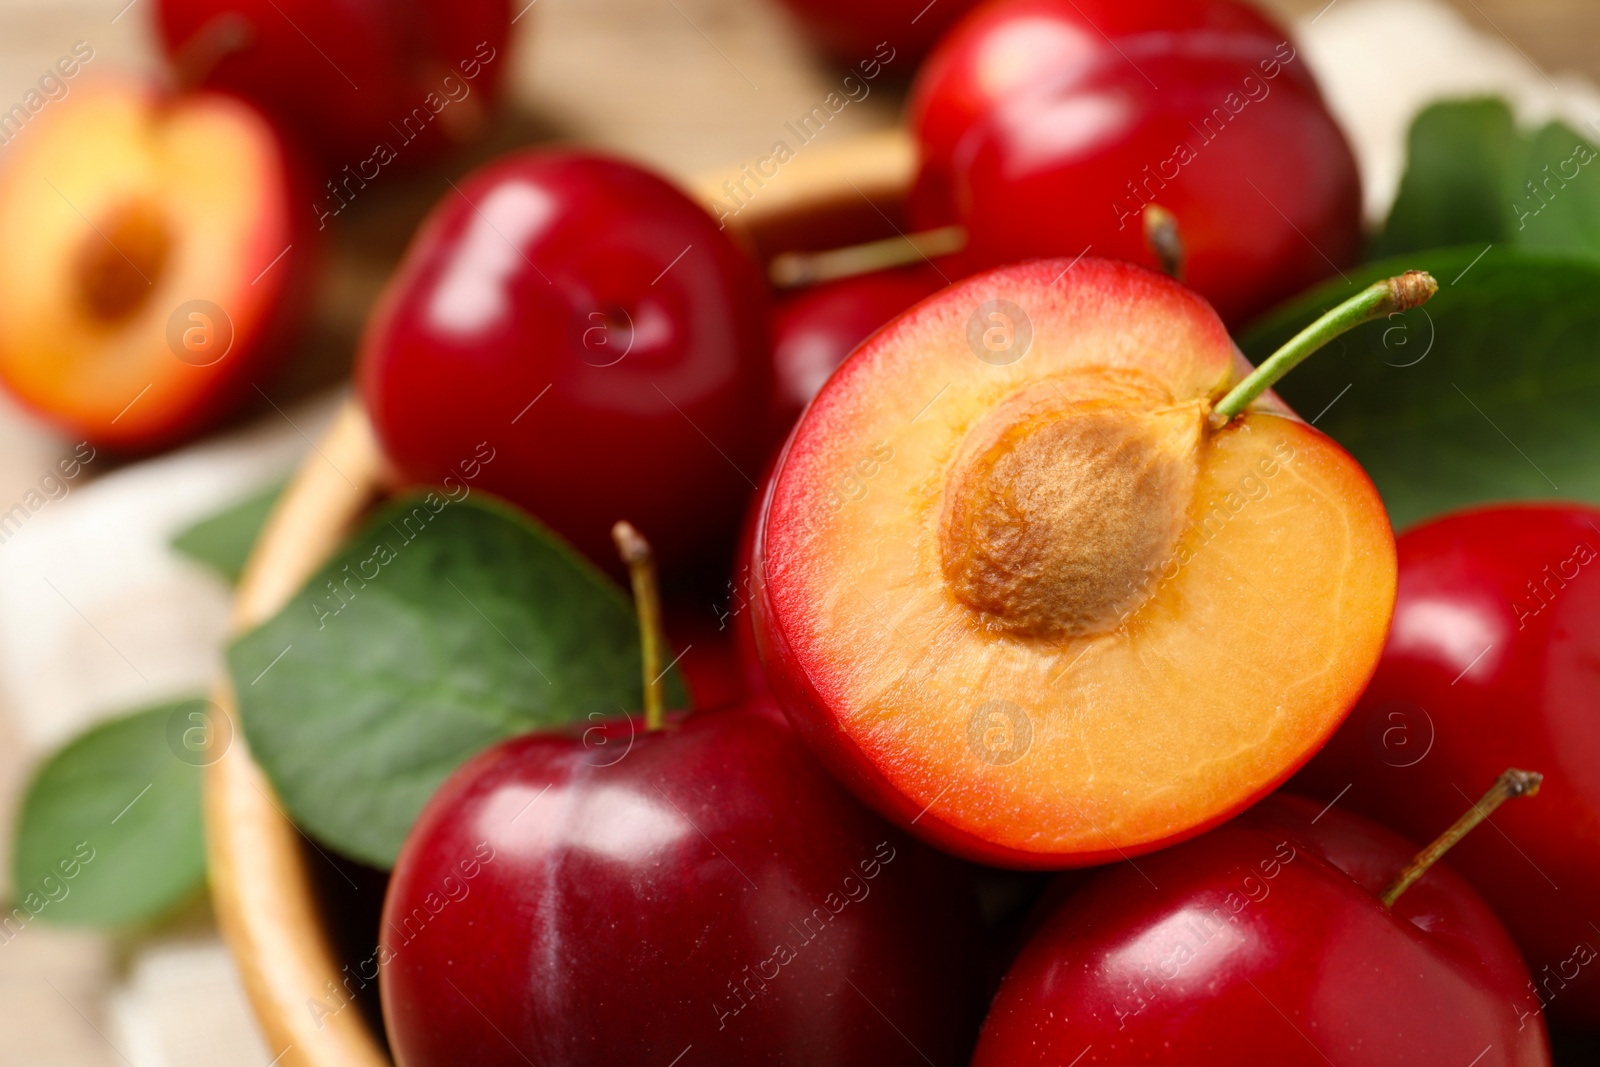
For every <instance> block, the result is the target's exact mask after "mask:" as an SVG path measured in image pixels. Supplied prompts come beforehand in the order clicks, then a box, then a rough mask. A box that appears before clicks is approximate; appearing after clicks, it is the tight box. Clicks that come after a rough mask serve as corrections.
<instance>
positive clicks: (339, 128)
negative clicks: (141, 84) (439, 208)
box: [155, 0, 512, 206]
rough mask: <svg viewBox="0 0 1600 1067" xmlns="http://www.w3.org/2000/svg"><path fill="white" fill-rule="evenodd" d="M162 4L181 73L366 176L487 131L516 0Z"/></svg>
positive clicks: (335, 165)
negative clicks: (237, 99)
mask: <svg viewBox="0 0 1600 1067" xmlns="http://www.w3.org/2000/svg"><path fill="white" fill-rule="evenodd" d="M155 15H156V17H155V21H156V30H157V32H158V34H159V36H160V41H161V44H162V46H163V48H164V49H165V50H166V52H167V55H168V57H169V58H171V59H172V60H174V61H175V62H176V63H177V65H178V66H179V68H180V75H186V76H198V77H200V79H201V80H202V82H203V84H205V85H207V86H208V87H211V88H216V89H224V90H227V91H230V92H234V93H237V94H239V95H240V96H242V97H244V98H245V99H247V100H251V101H253V102H254V103H256V104H257V105H259V106H260V107H261V108H262V109H263V110H265V111H266V112H267V113H268V114H270V115H272V116H273V117H274V118H276V119H278V121H280V122H281V123H283V124H284V125H285V126H287V127H288V128H290V129H291V130H293V131H294V132H295V133H297V134H299V136H300V137H301V138H303V139H304V140H305V141H306V142H307V143H309V144H310V145H312V146H313V147H314V148H316V149H317V151H318V152H320V153H321V155H322V156H323V158H324V160H325V161H326V163H327V164H328V170H329V171H330V172H331V173H334V174H339V173H340V172H341V171H342V170H343V168H345V167H348V168H350V171H351V172H352V173H354V174H356V178H355V185H356V186H358V187H360V186H363V183H362V181H361V179H362V178H363V177H364V178H366V179H367V180H369V181H370V180H371V179H372V178H373V177H374V176H376V174H377V172H378V170H379V169H380V168H384V167H388V166H391V165H399V166H407V165H413V164H415V163H418V162H421V161H422V160H424V159H426V158H428V157H429V156H432V155H435V154H437V153H438V151H439V150H440V149H442V148H445V147H448V146H449V145H450V144H452V143H456V142H460V141H464V140H466V139H468V138H469V137H470V136H471V135H473V134H475V133H476V132H477V130H478V129H479V128H480V127H481V126H482V125H483V122H484V120H485V119H486V118H487V116H488V113H489V111H490V110H491V109H492V108H493V106H494V104H495V102H496V101H497V100H498V98H499V96H500V89H501V85H502V84H503V82H504V80H505V74H506V67H507V57H506V54H505V53H506V43H507V39H508V37H509V36H510V29H511V19H512V12H511V5H510V3H509V0H455V2H452V3H448V4H446V3H441V2H439V0H410V2H406V3H392V2H391V3H386V2H383V0H341V2H340V3H336V4H326V3H318V2H316V0H159V2H158V4H157V5H156V13H155ZM380 146H387V147H388V150H389V151H388V152H384V151H382V150H381V149H380ZM333 180H334V181H335V182H336V183H337V182H339V181H340V180H341V179H340V177H335V178H334V179H333ZM356 191H357V190H356V189H355V188H350V189H347V190H346V192H347V193H351V194H353V193H355V192H356ZM335 206H337V202H336V203H335Z"/></svg>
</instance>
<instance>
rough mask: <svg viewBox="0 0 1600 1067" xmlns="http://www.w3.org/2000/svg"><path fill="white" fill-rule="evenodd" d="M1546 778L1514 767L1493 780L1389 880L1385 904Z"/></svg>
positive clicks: (1532, 793)
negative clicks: (1496, 811) (1503, 806)
mask: <svg viewBox="0 0 1600 1067" xmlns="http://www.w3.org/2000/svg"><path fill="white" fill-rule="evenodd" d="M1543 781H1544V775H1542V774H1540V773H1539V772H1538V771H1522V770H1518V769H1517V768H1515V767H1512V768H1510V769H1508V770H1507V771H1505V772H1504V773H1503V774H1501V775H1500V777H1498V778H1496V779H1495V780H1494V785H1493V786H1491V787H1490V789H1489V791H1488V792H1487V793H1485V794H1483V799H1482V800H1480V801H1478V802H1477V803H1476V804H1474V805H1472V810H1471V811H1469V812H1466V813H1465V814H1464V815H1462V816H1461V818H1459V819H1457V820H1456V821H1455V822H1453V823H1451V824H1450V829H1448V830H1446V831H1445V832H1444V833H1442V834H1440V835H1439V836H1438V837H1437V838H1435V839H1434V842H1433V844H1431V845H1429V846H1428V847H1427V848H1425V849H1423V850H1422V851H1421V852H1419V853H1417V854H1416V856H1415V857H1414V858H1413V859H1412V860H1411V862H1410V863H1408V864H1406V866H1405V869H1404V870H1402V871H1401V872H1400V873H1399V874H1398V875H1396V876H1395V879H1394V881H1392V882H1390V883H1389V888H1388V889H1385V890H1384V891H1383V896H1382V897H1380V898H1379V899H1380V900H1382V901H1383V906H1384V907H1386V908H1392V907H1394V902H1395V901H1396V900H1398V899H1400V894H1401V893H1404V892H1405V891H1406V890H1407V889H1410V888H1411V885H1412V883H1413V882H1415V881H1416V880H1417V879H1418V878H1421V877H1422V876H1423V875H1424V874H1427V873H1428V868H1430V867H1432V866H1433V865H1434V864H1435V863H1437V862H1438V861H1439V858H1440V857H1441V856H1443V855H1444V854H1445V853H1446V852H1449V851H1450V849H1451V848H1453V847H1454V846H1455V844H1456V842H1457V841H1460V840H1461V839H1462V838H1463V837H1466V836H1467V834H1469V833H1471V832H1472V829H1473V828H1474V827H1476V826H1477V825H1478V824H1479V823H1481V822H1483V820H1485V819H1487V818H1488V817H1489V816H1490V815H1491V814H1492V813H1493V812H1494V809H1496V808H1498V807H1499V806H1500V805H1501V804H1504V803H1505V802H1506V801H1508V800H1511V799H1512V798H1513V797H1531V796H1535V795H1536V794H1537V793H1538V792H1539V783H1540V782H1543Z"/></svg>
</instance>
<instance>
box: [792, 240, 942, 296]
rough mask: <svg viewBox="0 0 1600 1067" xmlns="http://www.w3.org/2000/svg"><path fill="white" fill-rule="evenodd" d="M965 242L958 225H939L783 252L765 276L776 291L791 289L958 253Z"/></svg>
mask: <svg viewBox="0 0 1600 1067" xmlns="http://www.w3.org/2000/svg"><path fill="white" fill-rule="evenodd" d="M966 243H967V231H966V230H964V229H962V228H961V227H960V226H940V227H939V228H938V229H934V230H924V231H922V232H921V233H913V234H910V235H909V236H907V235H904V234H902V235H900V236H898V237H885V238H884V239H883V240H881V241H868V242H867V243H866V244H859V245H850V246H848V247H846V248H830V249H828V250H827V251H825V252H783V253H781V254H779V255H777V256H774V257H773V259H772V264H771V266H769V267H768V268H767V274H768V276H769V277H770V278H771V279H772V284H773V285H775V286H777V287H778V288H779V289H792V288H795V287H797V286H802V285H815V284H816V283H818V282H829V281H833V280H834V279H836V278H853V277H855V276H856V275H858V274H871V273H872V272H874V271H880V270H888V269H889V268H890V267H905V266H909V265H911V264H913V263H921V262H925V261H926V260H928V258H929V257H930V256H947V255H949V254H950V253H952V252H959V251H961V249H962V247H963V246H965V245H966Z"/></svg>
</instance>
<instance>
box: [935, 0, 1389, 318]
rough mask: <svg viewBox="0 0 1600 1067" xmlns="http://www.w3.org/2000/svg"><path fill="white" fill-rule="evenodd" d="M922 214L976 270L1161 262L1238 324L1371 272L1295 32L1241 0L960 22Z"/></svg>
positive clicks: (1346, 172) (1029, 0)
mask: <svg viewBox="0 0 1600 1067" xmlns="http://www.w3.org/2000/svg"><path fill="white" fill-rule="evenodd" d="M912 122H913V128H914V130H915V131H916V133H917V136H918V139H919V142H920V145H921V149H922V158H923V164H922V166H923V170H922V175H921V177H920V178H919V182H918V188H917V190H916V191H915V192H914V194H913V198H912V203H911V215H912V222H913V223H914V224H915V225H916V226H918V227H919V228H930V227H933V226H937V225H942V224H945V223H949V222H952V221H954V222H960V223H962V224H964V225H965V227H966V229H967V235H968V243H967V248H966V250H965V251H964V252H963V253H962V255H961V256H960V257H959V258H960V260H961V262H962V264H963V266H964V267H965V269H966V270H969V271H970V270H978V269H982V268H985V267H990V266H995V265H998V264H1001V263H1007V262H1011V261H1014V260H1020V259H1029V258H1037V257H1042V256H1068V257H1072V256H1077V255H1080V254H1083V253H1085V252H1088V253H1089V254H1093V255H1097V256H1110V257H1114V258H1118V259H1126V260H1130V261H1132V262H1136V263H1141V264H1144V265H1146V266H1152V267H1156V266H1160V265H1161V261H1160V259H1159V257H1158V256H1157V254H1156V253H1155V251H1153V250H1152V247H1151V243H1150V241H1149V239H1148V238H1147V236H1146V233H1145V226H1144V218H1143V213H1144V211H1145V208H1146V206H1147V205H1150V204H1154V205H1157V206H1159V207H1160V208H1162V209H1164V210H1165V211H1166V212H1167V213H1169V214H1170V215H1171V216H1172V218H1173V219H1174V220H1175V221H1176V224H1177V231H1178V235H1179V238H1180V240H1181V243H1182V246H1183V251H1184V255H1183V268H1182V277H1183V280H1184V281H1185V282H1186V283H1187V284H1188V285H1190V286H1191V287H1192V288H1194V289H1195V290H1196V291H1198V292H1199V293H1201V295H1203V296H1205V297H1206V298H1207V299H1208V300H1209V301H1210V302H1211V303H1212V304H1213V305H1214V306H1215V307H1216V309H1217V311H1218V312H1219V313H1220V314H1221V315H1222V317H1223V319H1224V320H1225V321H1227V322H1229V323H1230V324H1238V323H1240V322H1243V321H1244V320H1246V319H1248V318H1249V317H1250V316H1251V315H1253V314H1256V313H1258V312H1260V311H1263V310H1265V309H1266V308H1268V307H1270V306H1271V305H1272V304H1274V303H1276V302H1277V301H1279V300H1281V299H1284V298H1286V297H1288V296H1290V295H1292V294H1294V293H1296V292H1298V291H1300V290H1301V289H1303V288H1304V287H1306V286H1307V285H1309V284H1311V283H1313V282H1316V281H1318V280H1320V279H1322V278H1324V277H1326V276H1328V275H1331V274H1333V273H1335V272H1336V271H1337V270H1338V269H1340V268H1341V267H1344V266H1348V265H1350V264H1351V263H1353V262H1355V260H1356V258H1357V257H1358V256H1359V253H1360V247H1361V196H1360V180H1359V174H1358V173H1357V170H1356V165H1355V160H1354V157H1353V156H1352V154H1351V152H1350V148H1349V145H1348V144H1347V143H1346V141H1345V139H1344V135H1343V133H1342V132H1341V131H1340V130H1339V127H1338V125H1337V124H1336V123H1335V122H1334V120H1333V118H1332V117H1331V116H1330V115H1329V113H1328V111H1327V108H1326V106H1325V105H1324V103H1323V101H1322V99H1321V96H1320V94H1319V93H1318V91H1317V89H1316V87H1315V85H1314V83H1313V82H1312V80H1311V77H1310V74H1309V72H1308V71H1307V70H1306V67H1305V59H1304V58H1303V57H1302V56H1301V55H1300V54H1299V53H1298V51H1297V50H1296V49H1295V47H1294V45H1293V43H1292V42H1291V41H1290V40H1289V38H1288V36H1287V34H1286V33H1284V32H1283V31H1282V30H1280V29H1277V28H1275V27H1274V26H1273V25H1272V24H1271V23H1270V22H1268V21H1267V20H1266V19H1265V18H1264V17H1262V16H1261V15H1259V14H1257V13H1256V12H1254V11H1253V10H1251V9H1249V8H1247V7H1244V6H1243V5H1240V4H1236V3H1205V4H1198V5H1188V4H1186V5H1176V4H1157V5H1128V4H1120V5H1118V4H1111V3H1106V2H1100V3H1090V4H1086V5H1080V4H1077V3H1074V2H1072V0H1054V2H1049V3H1044V2H1041V0H1012V2H1010V3H1002V4H996V5H992V6H989V7H986V8H984V9H982V10H980V11H979V12H975V13H974V14H973V16H972V17H971V18H970V19H969V20H967V21H966V22H963V23H962V24H961V25H960V26H958V27H957V28H956V29H954V30H953V31H952V32H951V34H950V36H949V37H948V38H947V39H946V40H945V42H943V43H942V44H941V46H940V50H939V52H938V53H937V54H936V55H935V56H934V57H932V58H931V59H930V60H929V63H928V66H927V68H926V70H925V71H924V72H923V74H922V75H921V76H920V78H919V81H918V84H917V87H916V91H915V98H914V101H913V109H912Z"/></svg>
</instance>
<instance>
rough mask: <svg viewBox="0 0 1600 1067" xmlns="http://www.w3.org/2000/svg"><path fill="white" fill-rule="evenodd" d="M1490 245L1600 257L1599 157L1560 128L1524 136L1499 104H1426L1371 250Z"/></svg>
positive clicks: (1391, 252) (1390, 252) (1383, 253)
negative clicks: (1403, 168) (1387, 217)
mask: <svg viewBox="0 0 1600 1067" xmlns="http://www.w3.org/2000/svg"><path fill="white" fill-rule="evenodd" d="M1491 244H1493V245H1498V246H1506V245H1512V246H1516V247H1519V248H1524V249H1529V250H1535V249H1537V250H1543V251H1551V252H1569V253H1575V254H1581V255H1592V256H1600V152H1597V151H1596V149H1595V147H1594V145H1593V144H1592V143H1591V142H1590V141H1589V140H1587V139H1586V138H1585V137H1584V136H1582V135H1581V134H1579V133H1578V132H1577V131H1575V130H1573V129H1572V128H1571V127H1569V126H1565V125H1563V124H1561V123H1559V122H1552V123H1549V124H1548V125H1546V126H1543V127H1541V128H1540V129H1538V130H1535V131H1520V130H1518V129H1517V128H1516V125H1515V123H1514V121H1513V119H1512V115H1511V109H1510V108H1509V107H1507V105H1506V103H1505V102H1504V101H1503V100H1499V99H1492V98H1491V99H1480V100H1463V101H1451V102H1447V103H1440V104H1434V105H1432V106H1430V107H1428V108H1425V109H1423V111H1421V112H1420V113H1419V114H1418V115H1417V117H1416V119H1415V120H1414V121H1413V122H1412V124H1411V132H1410V135H1409V140H1408V156H1407V162H1406V173H1405V177H1404V178H1402V179H1401V182H1400V191H1399V193H1398V194H1397V195H1396V197H1395V202H1394V206H1393V207H1392V208H1391V209H1390V212H1389V220H1388V222H1387V223H1386V224H1385V226H1384V229H1383V233H1382V234H1381V235H1380V236H1379V237H1378V239H1377V240H1376V241H1375V242H1374V243H1373V248H1372V254H1373V256H1374V257H1390V256H1395V255H1399V254H1401V253H1403V252H1415V251H1420V250H1424V249H1431V248H1442V247H1447V246H1454V245H1476V246H1477V249H1478V250H1482V249H1483V248H1484V247H1485V246H1487V245H1491Z"/></svg>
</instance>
